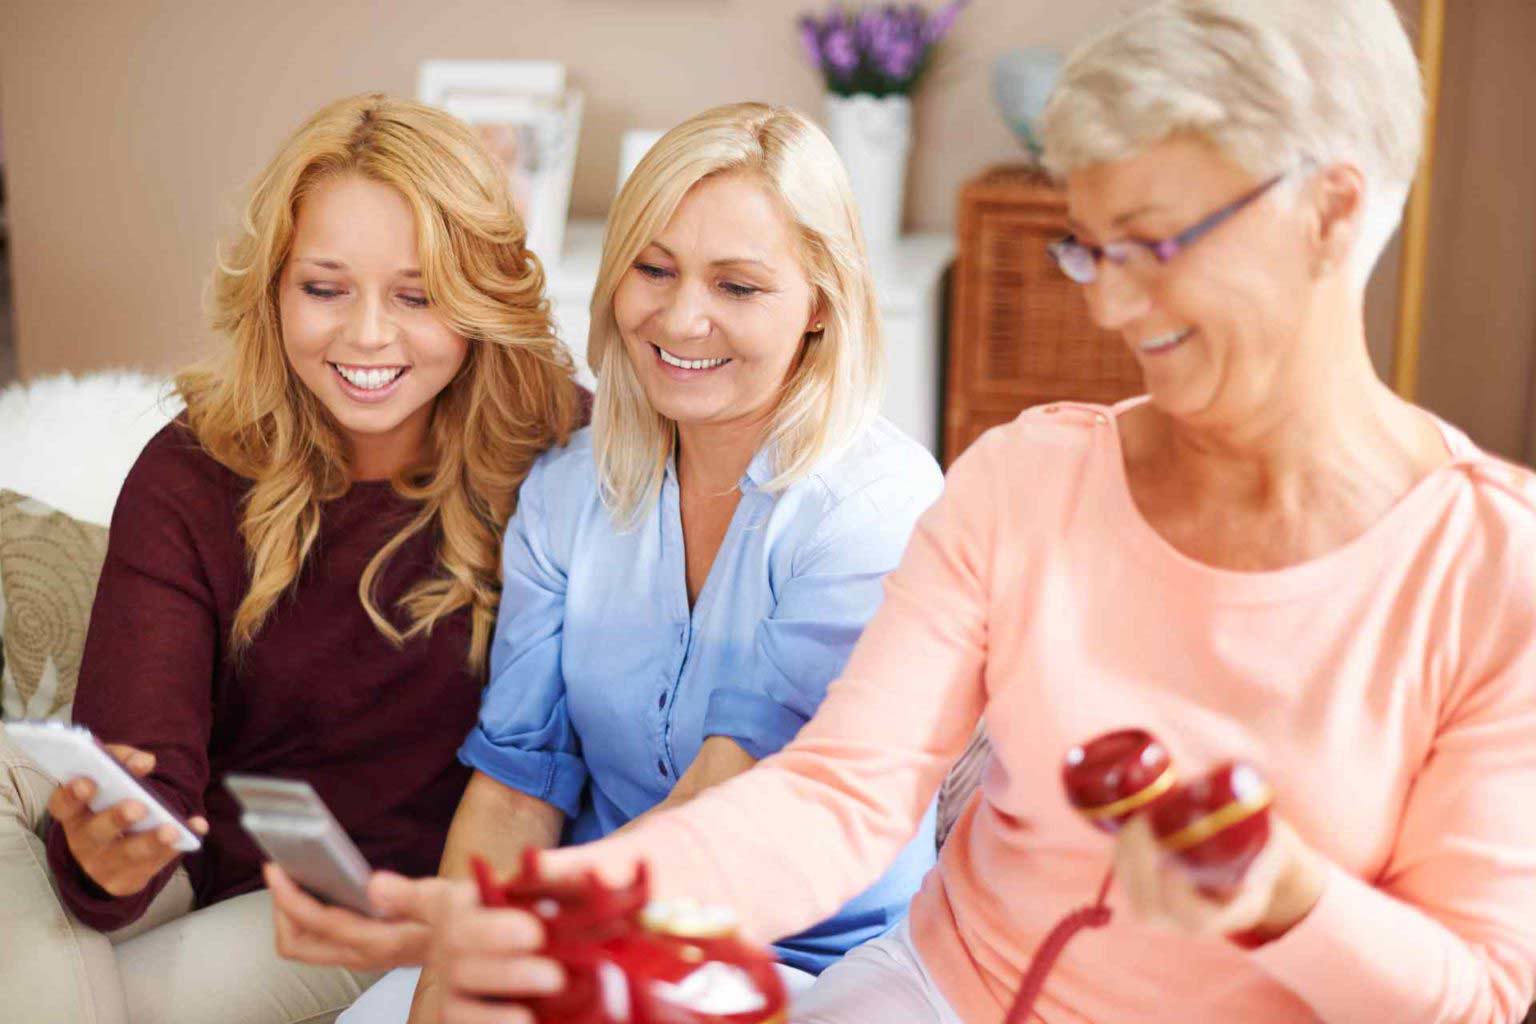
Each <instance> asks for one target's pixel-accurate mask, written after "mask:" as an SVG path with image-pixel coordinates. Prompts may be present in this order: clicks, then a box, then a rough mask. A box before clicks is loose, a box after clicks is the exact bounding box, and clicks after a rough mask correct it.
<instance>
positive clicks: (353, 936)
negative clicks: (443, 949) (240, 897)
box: [263, 864, 431, 969]
mask: <svg viewBox="0 0 1536 1024" xmlns="http://www.w3.org/2000/svg"><path fill="white" fill-rule="evenodd" d="M263 873H264V874H265V876H266V879H267V887H268V888H269V889H271V890H272V907H273V913H274V914H275V915H276V918H275V920H276V921H277V923H278V925H279V927H278V928H277V941H278V947H277V951H278V952H279V953H280V954H282V955H283V956H285V957H288V958H290V959H296V960H303V961H305V962H306V963H312V964H321V965H325V966H332V965H341V966H344V967H354V968H364V969H378V968H386V967H400V966H404V965H407V964H419V963H421V962H422V961H423V960H424V959H425V958H426V950H427V946H428V943H429V941H430V938H431V932H430V931H429V930H428V929H427V927H426V926H425V925H422V924H419V923H417V922H414V921H376V920H373V919H370V918H367V917H364V916H363V915H361V914H357V913H354V912H352V911H351V910H347V909H345V908H343V907H330V906H326V905H325V904H323V903H321V902H320V901H318V900H316V899H315V898H314V897H312V896H310V895H309V894H308V893H306V892H304V891H303V890H302V889H300V888H299V887H298V886H297V885H296V884H294V882H293V880H292V879H290V878H289V877H288V875H287V874H286V873H285V872H284V871H283V870H282V869H281V868H279V867H278V866H277V865H275V864H268V865H266V867H265V868H264V869H263Z"/></svg>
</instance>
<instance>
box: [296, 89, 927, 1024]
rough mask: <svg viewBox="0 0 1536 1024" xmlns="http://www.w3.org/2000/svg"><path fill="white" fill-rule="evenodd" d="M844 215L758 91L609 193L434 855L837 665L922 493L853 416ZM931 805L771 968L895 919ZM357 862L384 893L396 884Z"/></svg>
mask: <svg viewBox="0 0 1536 1024" xmlns="http://www.w3.org/2000/svg"><path fill="white" fill-rule="evenodd" d="M856 216H857V215H856V213H855V210H854V207H853V203H852V200H851V198H850V193H849V190H848V186H847V179H846V176H845V174H844V171H843V168H842V166H841V164H840V162H839V161H838V158H837V156H836V153H835V151H834V150H833V149H832V146H831V144H830V143H829V142H828V140H827V138H826V136H825V135H823V134H822V132H821V131H820V130H819V129H818V128H816V127H815V126H814V125H812V124H811V123H810V122H809V121H808V120H807V119H806V118H804V117H803V116H801V115H800V114H798V113H795V112H793V111H790V110H786V109H782V108H771V107H767V106H762V105H759V104H738V105H733V106H727V107H720V108H716V109H714V110H710V111H707V112H705V113H703V114H701V115H699V116H697V117H694V118H692V119H691V120H689V121H687V122H685V123H683V124H682V125H680V126H678V127H677V128H675V129H673V130H672V131H671V132H669V133H668V134H667V135H666V136H664V137H663V138H662V139H661V140H660V141H659V142H658V143H657V144H656V145H655V147H654V148H653V149H652V150H651V152H650V153H649V154H648V155H647V156H646V157H645V159H644V160H642V161H641V163H640V165H639V166H638V167H637V168H636V170H635V173H634V174H633V176H632V177H631V179H630V181H629V182H628V183H627V184H626V185H625V187H624V189H623V191H622V192H621V193H620V195H619V197H618V199H617V201H616V203H615V206H614V209H613V213H612V216H611V218H610V220H609V224H608V233H607V237H606V239H605V241H604V252H603V262H602V267H601V270H600V272H599V277H598V282H597V287H596V291H595V294H594V297H593V301H592V311H593V315H592V324H593V327H592V334H591V337H590V341H589V345H588V352H589V357H590V359H591V361H592V365H593V367H594V369H595V371H596V373H597V378H598V386H597V394H596V399H595V404H594V408H593V423H592V426H591V428H590V429H588V430H584V431H581V432H580V433H578V434H577V435H576V436H575V438H574V439H573V440H572V442H571V443H570V444H569V445H567V446H566V447H564V448H560V449H555V450H552V451H551V452H549V453H547V454H546V456H545V457H544V458H542V459H541V460H540V462H539V463H538V464H536V466H535V467H534V469H533V471H532V473H531V474H530V475H529V477H528V479H527V481H526V482H525V483H524V485H523V487H522V490H521V492H520V495H519V500H518V505H517V512H516V514H515V515H514V517H513V519H512V521H511V524H510V525H509V527H508V529H507V534H506V538H505V541H504V544H503V556H502V570H503V580H502V605H501V613H500V617H499V619H498V622H497V628H496V638H495V641H494V643H493V646H492V651H491V679H490V683H489V686H488V688H487V690H486V693H485V696H484V699H483V702H482V705H481V711H480V718H479V722H478V724H477V726H476V728H475V729H474V731H473V732H472V733H471V734H470V736H469V738H468V739H467V740H466V741H465V743H464V745H463V747H462V748H461V750H460V752H459V756H460V758H461V759H462V760H464V761H465V762H466V763H467V764H468V765H470V766H471V767H472V768H474V769H475V774H474V777H473V779H472V781H471V782H470V784H469V788H468V790H467V791H466V793H465V796H464V799H463V801H462V803H461V804H460V805H459V810H458V814H457V816H456V817H455V818H454V822H453V826H452V829H451V830H450V832H449V836H448V842H447V849H446V851H445V853H444V857H443V865H442V870H443V874H445V875H449V876H456V875H463V874H467V859H468V857H469V855H470V854H472V853H477V852H478V853H483V854H487V855H489V856H490V858H491V859H492V860H493V861H494V862H496V863H499V864H501V865H503V866H510V865H512V864H515V863H516V862H517V859H518V854H519V852H520V851H521V850H522V849H523V848H524V847H527V846H534V847H549V846H554V845H556V844H557V843H560V842H566V843H574V842H585V841H588V840H592V839H597V838H600V837H602V836H605V835H608V834H610V833H612V832H615V831H617V830H619V829H621V828H623V827H625V826H626V825H627V824H629V823H630V822H633V821H634V820H635V819H636V818H638V817H640V816H641V815H643V814H646V813H648V812H650V811H653V810H655V809H656V808H658V807H664V806H668V805H673V804H677V803H680V802H682V801H685V800H688V799H689V798H691V797H692V796H694V795H695V794H697V793H699V792H701V791H702V790H704V789H707V788H709V787H710V786H713V785H716V784H718V783H720V782H723V781H725V780H726V779H728V778H731V777H732V776H734V775H737V774H739V773H741V772H743V771H746V770H747V769H748V768H750V767H751V766H752V765H753V764H755V763H756V762H757V761H758V760H760V759H762V758H765V757H768V756H769V755H771V754H773V753H775V752H776V751H778V750H779V749H780V748H781V747H783V746H784V745H785V744H787V743H788V742H789V740H790V739H792V738H793V737H794V735H795V734H796V732H798V731H799V729H800V726H801V725H802V724H803V723H804V722H805V721H806V720H807V719H809V718H810V716H811V715H812V714H813V713H814V712H815V710H816V708H817V706H818V705H819V704H820V703H821V699H822V697H823V696H824V695H825V692H826V688H827V685H828V683H830V682H831V681H832V680H833V679H835V678H837V676H838V674H839V672H840V671H841V670H842V668H843V665H844V662H845V661H846V660H847V658H848V655H849V654H850V653H851V651H852V649H853V646H854V643H855V641H856V640H857V639H858V637H859V634H860V633H861V632H862V630H863V628H864V625H865V623H866V622H867V621H868V620H869V618H870V616H871V615H872V614H873V613H874V611H875V608H876V606H877V605H878V604H879V603H880V599H881V582H882V578H883V577H884V576H885V574H886V573H887V572H888V571H889V570H891V569H892V568H894V567H895V565H896V563H897V561H898V559H899V557H900V555H901V552H902V549H903V548H904V547H905V546H906V542H907V538H908V534H909V532H910V531H911V529H912V527H913V526H914V524H915V522H916V520H917V517H918V516H919V515H920V514H921V513H922V512H923V510H924V509H926V508H927V506H928V505H929V504H930V503H931V502H932V501H933V500H934V499H935V498H936V497H937V496H938V493H939V490H940V488H941V486H942V478H941V474H940V472H939V469H938V466H937V465H936V464H935V463H934V461H933V458H932V456H930V455H929V454H928V452H926V451H925V450H924V449H923V448H922V447H920V446H919V445H917V444H916V443H915V442H913V441H912V440H910V439H909V438H907V437H905V436H904V435H902V434H901V433H900V432H898V431H897V430H896V429H895V428H894V427H892V426H891V425H890V424H889V423H887V422H885V421H884V420H882V419H880V418H879V417H878V415H877V409H878V406H879V402H880V393H881V370H882V364H883V352H882V344H881V340H880V329H879V324H878V320H877V313H876V307H875V290H874V283H873V280H872V279H871V277H870V273H869V269H868V264H867V261H866V259H865V255H864V247H863V242H862V239H861V236H860V233H859V230H858V227H857V222H856ZM932 817H933V816H932V813H931V811H930V814H929V816H928V819H927V820H926V821H925V823H924V825H923V827H922V829H921V830H920V832H919V834H918V835H917V836H915V837H913V838H912V841H911V843H910V844H909V845H908V847H907V848H906V850H905V852H904V853H903V855H902V856H901V858H900V859H898V861H897V862H896V864H895V865H894V866H893V867H892V868H891V869H890V871H888V872H887V873H886V875H885V876H884V877H883V878H882V879H881V880H880V881H879V882H878V883H876V885H875V886H874V887H873V888H871V889H870V890H868V891H867V892H865V893H864V894H862V895H861V896H859V897H857V898H855V899H854V900H852V901H851V902H850V903H848V904H847V905H846V906H844V907H843V908H842V909H841V910H840V911H839V912H838V913H837V914H836V915H835V916H834V917H833V918H831V919H830V920H828V921H826V922H823V923H822V924H820V925H818V926H816V927H815V928H812V929H810V930H809V931H807V932H805V933H802V934H801V935H798V936H794V937H789V938H786V939H784V940H783V941H782V942H780V943H779V945H778V951H779V954H780V957H781V959H782V960H783V961H784V963H785V964H786V965H787V966H789V967H791V968H793V969H796V970H798V971H801V972H805V974H807V975H810V974H816V973H819V972H820V970H821V969H822V968H824V967H826V966H827V965H829V964H830V963H831V962H833V961H834V960H836V959H837V958H838V957H839V956H841V955H842V954H843V953H844V952H846V951H847V950H848V949H850V948H852V947H854V946H856V945H858V944H859V943H861V942H864V941H866V940H867V939H870V938H873V937H875V936H877V935H879V934H881V933H883V932H884V931H886V930H887V929H888V928H890V927H891V926H893V925H894V924H895V923H896V922H897V921H898V920H899V919H900V917H901V915H902V914H903V913H904V912H905V910H906V906H907V903H908V901H909V900H910V899H911V897H912V895H913V893H914V892H915V891H916V889H917V886H918V884H919V882H920V881H921V879H922V876H923V874H924V873H925V872H926V871H927V869H928V868H929V867H930V866H931V864H932V863H933V859H934V848H933V821H932ZM763 841H764V842H765V843H790V842H793V841H794V837H792V836H764V837H763ZM269 880H270V881H271V883H272V885H273V888H274V892H275V896H276V901H277V905H278V908H279V909H278V931H279V946H280V949H281V950H282V951H283V952H284V953H285V954H287V955H291V956H295V957H298V958H300V959H307V960H312V961H319V962H344V963H348V964H351V965H356V964H359V963H367V964H369V965H370V966H373V967H380V966H394V965H400V964H410V963H419V962H420V960H421V957H422V953H423V950H424V947H425V942H424V934H425V932H424V929H421V928H420V927H419V926H415V925H411V924H399V923H395V924H387V923H380V922H373V921H365V920H363V919H361V918H358V917H356V916H355V915H350V914H347V913H346V912H345V911H339V910H335V909H334V908H320V907H318V906H316V905H315V904H314V903H313V902H312V901H309V900H308V899H307V898H306V897H304V896H303V895H302V894H300V893H298V892H297V891H296V890H294V889H293V887H292V886H291V884H288V883H287V880H286V879H284V878H282V877H281V875H280V874H278V873H276V872H273V873H272V875H271V878H270V879H269ZM380 881H381V883H382V885H379V886H376V888H381V889H382V890H383V891H382V892H381V893H380V897H381V902H384V903H386V904H388V903H390V902H391V900H390V899H389V886H390V885H391V884H400V883H399V880H397V879H383V880H380ZM414 983H415V976H414V972H410V973H407V972H396V974H394V975H391V976H390V977H389V978H387V979H385V981H383V982H381V983H380V985H379V986H377V987H376V988H375V989H374V990H372V991H370V992H369V993H368V994H366V995H365V996H364V997H363V999H362V1000H360V1001H359V1003H358V1004H357V1005H356V1006H354V1007H353V1009H352V1010H351V1011H349V1013H348V1014H347V1015H346V1016H345V1017H344V1018H343V1019H344V1021H347V1022H356V1021H384V1020H389V1021H399V1020H401V1019H402V1018H404V1016H405V1013H406V1006H407V1003H408V1000H409V999H410V993H411V990H412V988H413V987H414ZM435 986H436V981H435V978H434V975H433V974H432V972H431V971H428V972H427V974H426V975H425V977H424V978H423V979H422V982H421V984H420V986H419V987H418V989H417V994H416V998H415V1006H414V1007H413V1012H412V1016H411V1019H412V1020H416V1021H427V1020H433V1021H435V1020H436V1019H437V1014H436V1013H435V1011H434V1008H435V1006H436V1002H437V1000H436V996H435V991H434V990H435Z"/></svg>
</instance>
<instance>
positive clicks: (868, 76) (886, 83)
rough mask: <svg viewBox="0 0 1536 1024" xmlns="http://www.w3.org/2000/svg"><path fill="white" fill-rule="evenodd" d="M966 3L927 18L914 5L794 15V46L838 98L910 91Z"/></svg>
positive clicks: (955, 3) (840, 8) (836, 8)
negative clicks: (796, 31) (796, 19)
mask: <svg viewBox="0 0 1536 1024" xmlns="http://www.w3.org/2000/svg"><path fill="white" fill-rule="evenodd" d="M966 2H967V0H951V2H950V3H948V4H946V5H945V6H944V7H942V8H940V9H939V10H938V11H935V12H933V13H931V14H930V13H929V12H928V11H926V10H924V9H923V8H921V7H919V6H918V5H917V4H906V5H897V4H885V5H883V6H880V7H866V8H864V9H862V10H857V11H855V10H852V9H849V8H846V7H843V6H840V5H838V4H835V3H834V4H833V6H832V8H831V9H830V10H828V11H827V13H826V14H825V15H823V16H822V17H820V18H817V17H816V16H814V15H810V14H804V15H801V16H800V21H799V26H800V41H801V43H802V45H804V47H805V53H806V56H807V57H809V58H810V61H811V63H812V64H814V65H815V66H816V68H817V70H819V71H820V72H821V74H822V77H823V78H825V79H826V82H827V89H828V90H830V91H831V92H834V93H837V94H838V95H839V96H852V95H854V94H855V93H861V92H862V93H871V94H873V95H875V96H888V95H891V94H893V93H894V94H905V93H909V92H911V91H912V88H913V86H915V85H916V84H917V80H918V79H919V78H920V77H922V74H923V71H924V70H925V69H926V68H927V66H928V62H929V57H930V56H931V54H932V52H933V47H934V46H935V44H937V43H938V41H939V40H940V39H943V38H944V36H945V35H946V34H947V33H948V32H949V30H950V29H951V28H952V27H954V24H955V19H956V18H958V17H959V16H960V9H961V8H963V7H964V6H965V4H966Z"/></svg>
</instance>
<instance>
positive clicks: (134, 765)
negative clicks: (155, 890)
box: [4, 722, 208, 897]
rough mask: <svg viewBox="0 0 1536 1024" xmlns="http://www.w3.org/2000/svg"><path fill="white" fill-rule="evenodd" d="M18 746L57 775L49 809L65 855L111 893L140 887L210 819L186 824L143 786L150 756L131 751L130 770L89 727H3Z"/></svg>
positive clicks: (194, 840)
mask: <svg viewBox="0 0 1536 1024" xmlns="http://www.w3.org/2000/svg"><path fill="white" fill-rule="evenodd" d="M4 729H5V731H6V734H7V735H8V736H9V737H10V738H11V739H12V740H14V741H15V743H16V745H17V746H18V747H20V748H21V749H22V750H24V751H26V753H27V754H28V755H29V756H30V757H31V758H32V759H33V760H34V761H36V762H37V763H38V764H39V765H41V766H42V768H43V769H44V770H45V771H47V772H48V773H49V774H51V775H53V776H54V777H55V778H56V779H58V780H59V782H60V785H59V787H58V788H57V789H55V790H54V792H53V794H52V796H51V797H50V798H49V801H48V812H49V814H50V815H52V816H53V818H54V820H55V821H57V822H58V823H59V825H60V827H61V828H62V829H63V830H64V835H65V838H66V840H67V842H68V844H69V849H70V853H71V854H72V855H73V856H74V858H75V860H76V862H77V863H78V864H79V865H80V868H81V870H82V871H84V872H85V874H86V875H87V876H88V877H89V878H90V879H91V880H92V881H94V882H95V883H96V884H97V885H98V886H100V887H101V888H102V889H103V890H105V891H106V892H107V893H109V894H111V895H113V896H119V897H122V896H131V895H134V894H135V893H138V892H140V891H142V890H143V888H144V887H145V886H146V885H147V884H149V881H150V879H152V878H153V877H154V876H155V875H156V874H157V873H159V871H160V870H161V869H162V868H164V867H165V865H167V864H169V863H170V862H171V861H173V860H175V859H176V857H177V855H178V853H181V852H191V851H193V850H197V849H198V848H200V846H201V845H202V844H201V842H200V841H199V839H198V836H199V835H200V834H205V833H206V832H207V831H208V825H207V822H205V821H204V820H203V819H201V818H194V819H192V821H191V822H190V823H189V822H185V821H182V820H181V818H179V817H177V816H176V815H175V814H173V813H172V812H171V811H170V810H168V809H167V808H166V807H165V805H164V804H162V803H161V802H160V801H159V800H158V799H156V797H155V796H154V795H153V794H151V793H150V792H149V791H148V790H147V789H145V788H144V787H143V785H141V784H140V783H139V782H138V780H137V779H136V778H135V776H142V775H147V774H148V773H149V771H150V770H151V769H152V768H153V766H154V758H153V756H152V755H149V754H145V753H143V752H142V751H134V750H133V749H132V748H128V747H122V748H118V749H119V751H120V752H121V754H123V755H130V754H131V755H132V759H131V760H129V761H128V764H129V765H130V767H129V768H125V767H124V766H123V764H122V763H120V761H119V759H118V757H116V756H114V755H113V753H112V752H111V751H109V750H108V748H106V747H103V746H102V745H101V744H100V743H99V742H97V740H96V738H95V737H94V736H92V735H91V733H90V731H89V730H87V729H84V728H81V727H78V726H73V727H72V726H69V725H67V724H64V723H61V722H11V723H8V724H6V725H5V726H4Z"/></svg>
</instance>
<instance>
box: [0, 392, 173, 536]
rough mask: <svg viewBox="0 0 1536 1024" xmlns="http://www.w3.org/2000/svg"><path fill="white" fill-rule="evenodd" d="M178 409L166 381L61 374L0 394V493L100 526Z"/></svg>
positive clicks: (106, 519) (103, 523) (109, 517)
mask: <svg viewBox="0 0 1536 1024" xmlns="http://www.w3.org/2000/svg"><path fill="white" fill-rule="evenodd" d="M180 410H181V402H180V400H178V399H177V398H176V397H175V396H174V395H173V394H172V392H171V389H170V381H169V380H168V379H166V378H164V377H152V376H149V375H148V374H144V373H137V372H133V371H112V372H105V373H92V374H87V375H85V376H82V377H73V376H71V375H69V374H61V375H59V376H56V377H41V378H38V379H36V380H33V381H31V382H29V383H25V384H13V385H11V386H10V387H8V388H6V389H4V390H3V391H0V488H5V489H9V490H12V491H16V492H18V493H20V494H25V495H27V496H29V497H33V498H37V499H38V500H40V501H43V502H46V503H47V504H49V505H52V506H53V507H54V508H57V509H60V510H62V511H64V512H67V513H69V514H70V515H71V516H73V517H75V518H76V519H82V520H85V521H86V522H91V523H100V524H102V525H106V524H107V523H108V522H109V521H110V520H111V518H112V506H113V504H114V503H116V501H117V492H118V491H119V490H120V489H121V488H122V486H123V480H124V478H125V477H127V475H128V470H129V469H130V468H132V466H133V463H134V460H135V459H137V458H138V457H139V452H140V451H142V450H143V448H144V445H145V444H147V443H148V442H149V439H150V438H151V437H153V436H154V435H155V433H156V432H157V431H159V430H160V428H161V427H163V426H165V424H166V423H168V422H170V420H171V419H172V418H173V417H174V416H175V415H176V414H177V413H178V412H179V411H180Z"/></svg>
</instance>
